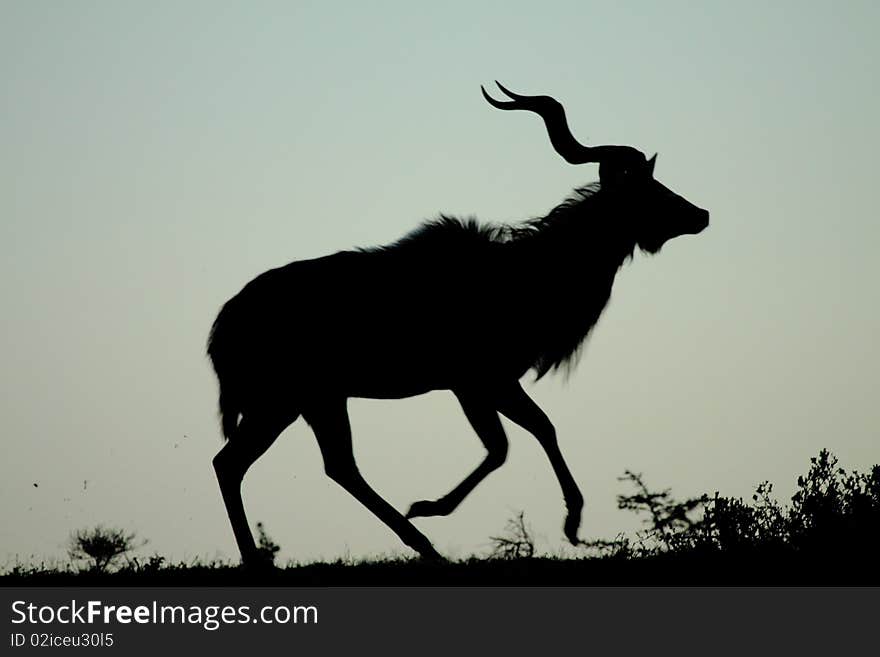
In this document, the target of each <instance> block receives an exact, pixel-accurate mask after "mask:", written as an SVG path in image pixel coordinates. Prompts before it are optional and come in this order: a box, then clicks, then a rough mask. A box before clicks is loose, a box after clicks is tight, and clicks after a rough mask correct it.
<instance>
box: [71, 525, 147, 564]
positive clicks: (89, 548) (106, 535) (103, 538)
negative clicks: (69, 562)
mask: <svg viewBox="0 0 880 657" xmlns="http://www.w3.org/2000/svg"><path fill="white" fill-rule="evenodd" d="M135 541H136V534H135V533H134V532H131V533H129V534H126V533H125V532H124V531H123V530H121V529H113V528H106V527H103V526H101V525H98V526H97V527H94V528H92V529H78V530H77V531H75V532H73V534H71V536H70V542H69V545H68V548H67V554H68V555H69V556H70V558H71V559H73V560H74V561H90V562H91V564H90V566H89V568H90V569H91V570H93V571H95V572H99V573H102V572H105V571H106V570H107V569H108V568H110V567H111V566H113V565H114V564H116V563H118V561H119V560H120V559H121V558H122V557H123V556H125V555H126V554H128V553H130V552H132V551H133V550H136V549H137V548H139V547H142V546H143V545H145V544H146V541H142V542H140V543H139V544H136V543H135Z"/></svg>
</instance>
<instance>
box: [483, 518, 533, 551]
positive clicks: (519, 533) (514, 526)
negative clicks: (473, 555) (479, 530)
mask: <svg viewBox="0 0 880 657" xmlns="http://www.w3.org/2000/svg"><path fill="white" fill-rule="evenodd" d="M504 531H505V535H504V536H490V537H489V539H490V540H491V541H492V556H493V557H496V558H500V559H519V558H521V557H524V558H528V557H533V556H534V555H535V539H534V538H532V532H531V530H530V529H529V528H528V527H527V526H526V521H525V511H520V512H519V513H517V514H516V516H515V517H513V518H511V519H510V520H508V521H507V524H506V525H505V526H504Z"/></svg>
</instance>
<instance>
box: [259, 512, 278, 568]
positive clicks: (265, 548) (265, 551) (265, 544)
mask: <svg viewBox="0 0 880 657" xmlns="http://www.w3.org/2000/svg"><path fill="white" fill-rule="evenodd" d="M257 550H259V552H260V557H261V558H262V559H263V561H265V562H266V563H267V564H274V563H275V556H276V555H277V554H278V552H279V551H280V550H281V546H280V545H278V543H276V542H275V541H273V540H272V539H271V538H270V537H269V535H268V534H267V533H266V528H265V527H264V526H263V523H261V522H258V523H257Z"/></svg>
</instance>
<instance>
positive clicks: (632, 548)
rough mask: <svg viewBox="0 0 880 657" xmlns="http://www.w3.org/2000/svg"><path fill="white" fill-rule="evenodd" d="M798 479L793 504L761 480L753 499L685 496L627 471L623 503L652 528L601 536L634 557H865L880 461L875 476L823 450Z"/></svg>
mask: <svg viewBox="0 0 880 657" xmlns="http://www.w3.org/2000/svg"><path fill="white" fill-rule="evenodd" d="M810 464H811V465H810V470H809V472H808V473H807V474H806V475H805V476H802V477H798V480H797V483H798V490H797V492H796V493H795V494H794V495H793V496H792V498H791V504H790V505H788V506H787V507H783V506H781V505H780V504H779V502H777V501H776V500H775V499H774V498H773V497H772V491H773V486H772V484H770V483H769V482H764V483H762V484H760V485H759V486H758V487H757V489H756V490H755V494H754V495H752V501H751V503H747V502H745V501H743V500H742V499H741V498H732V497H722V496H721V495H720V494H719V493H717V492H716V493H715V494H714V495H712V496H709V495H703V496H701V497H699V498H690V499H687V500H685V501H683V502H678V501H675V500H674V499H672V497H671V496H670V493H669V490H668V489H667V490H664V491H662V492H659V493H652V492H650V491H649V490H648V488H647V486H646V485H645V484H644V482H643V480H642V476H641V475H637V474H633V473H632V472H629V471H627V472H626V474H625V476H624V477H623V478H622V480H625V481H630V482H631V483H632V484H634V485H635V486H636V489H637V490H636V492H635V493H634V494H632V495H621V496H619V497H618V507H619V508H621V509H628V510H631V511H635V512H637V513H647V514H648V519H647V524H648V528H647V529H646V530H644V531H642V532H639V533H638V534H637V535H636V540H635V541H629V540H621V539H618V541H616V542H602V541H598V542H595V543H597V544H599V543H601V544H602V545H598V547H600V548H601V547H606V548H607V547H608V546H612V547H615V546H616V547H617V550H618V552H620V551H621V550H625V551H627V553H628V555H629V556H650V555H655V554H659V553H669V552H672V553H676V552H678V553H681V552H691V551H698V552H724V553H728V554H731V553H742V552H754V551H756V550H760V551H764V552H767V551H776V552H778V551H792V552H799V553H808V554H818V553H820V552H821V553H823V554H826V555H828V554H831V553H837V554H844V553H846V554H850V555H866V554H867V553H868V551H869V550H875V549H876V545H877V539H878V538H880V466H877V465H875V466H874V467H873V469H872V470H871V472H870V473H869V474H865V473H859V472H857V471H853V472H851V473H848V472H846V471H845V470H844V469H842V468H837V467H836V466H837V459H836V458H835V457H834V455H832V454H831V453H830V452H828V450H822V451H821V452H819V455H818V456H817V457H814V458H812V459H810Z"/></svg>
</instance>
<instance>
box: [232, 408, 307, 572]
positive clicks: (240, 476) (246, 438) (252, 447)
mask: <svg viewBox="0 0 880 657" xmlns="http://www.w3.org/2000/svg"><path fill="white" fill-rule="evenodd" d="M295 419H296V416H295V415H294V416H293V417H292V418H288V419H287V420H280V419H278V418H272V417H271V416H268V415H267V416H265V417H263V416H259V415H247V416H245V417H244V418H243V419H242V421H241V423H240V424H239V425H238V427H237V428H236V430H235V432H234V433H233V435H232V437H231V438H230V439H229V440H228V441H227V442H226V444H225V445H223V448H222V449H221V450H220V451H219V452H218V453H217V456H215V457H214V471H215V472H216V473H217V481H218V482H219V483H220V492H221V493H222V494H223V502H224V503H225V504H226V513H227V514H228V515H229V522H230V523H231V524H232V533H233V534H235V542H236V543H237V544H238V550H239V552H241V561H242V563H243V564H245V565H255V564H259V563H260V562H261V558H260V552H259V550H257V545H256V543H255V542H254V536H253V534H252V533H251V529H250V527H249V526H248V521H247V516H246V515H245V512H244V504H243V503H242V501H241V484H242V481H243V480H244V475H245V473H246V472H247V471H248V468H250V467H251V466H252V465H253V464H254V462H255V461H256V460H257V459H258V458H260V457H261V456H262V455H263V454H264V453H265V452H266V450H267V449H269V447H270V446H271V445H272V443H273V442H275V439H276V438H278V436H279V435H281V432H282V431H284V429H285V428H286V427H287V426H288V425H289V424H291V423H292V422H293V421H294V420H295Z"/></svg>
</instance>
